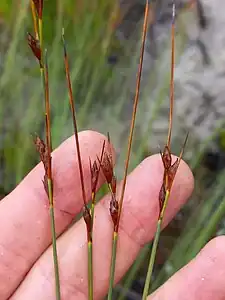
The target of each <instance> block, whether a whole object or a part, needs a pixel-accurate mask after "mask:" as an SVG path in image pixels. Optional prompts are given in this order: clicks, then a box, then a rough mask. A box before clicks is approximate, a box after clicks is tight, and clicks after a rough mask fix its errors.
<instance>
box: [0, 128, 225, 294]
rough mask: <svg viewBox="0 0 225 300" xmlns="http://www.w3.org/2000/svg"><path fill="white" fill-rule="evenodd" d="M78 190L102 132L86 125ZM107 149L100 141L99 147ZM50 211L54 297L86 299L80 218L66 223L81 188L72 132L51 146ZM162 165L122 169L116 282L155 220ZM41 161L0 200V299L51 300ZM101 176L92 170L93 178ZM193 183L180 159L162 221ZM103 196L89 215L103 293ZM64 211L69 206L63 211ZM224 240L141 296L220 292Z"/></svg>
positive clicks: (223, 290)
mask: <svg viewBox="0 0 225 300" xmlns="http://www.w3.org/2000/svg"><path fill="white" fill-rule="evenodd" d="M79 139H80V146H81V153H82V157H83V168H84V177H85V183H86V192H87V195H88V197H89V198H90V170H89V157H90V158H91V159H95V158H96V155H98V154H99V153H100V151H101V147H102V144H103V140H104V139H105V138H104V137H103V136H102V135H100V134H99V133H96V132H91V131H86V132H82V133H80V135H79ZM107 149H109V148H108V146H106V150H107ZM52 156H53V179H54V195H55V197H54V198H55V217H56V229H57V233H58V235H61V234H62V233H63V234H62V235H61V236H60V237H59V238H58V240H57V248H58V258H59V266H60V281H61V294H62V300H64V299H65V300H73V299H79V300H84V299H87V291H88V284H87V247H86V227H85V223H84V221H83V219H81V220H80V221H78V222H77V223H76V224H74V225H72V226H71V227H70V229H69V230H67V231H66V229H67V227H68V226H69V225H71V222H72V219H73V216H75V215H76V214H78V213H79V212H80V210H81V209H82V195H81V189H80V181H79V173H78V167H77V160H76V151H75V144H74V137H72V138H70V139H68V140H67V141H66V142H64V143H63V144H62V145H61V146H60V147H59V148H58V149H56V150H55V151H54V153H53V155H52ZM162 174H163V166H162V162H161V158H160V156H159V155H154V156H151V157H149V158H147V159H145V160H144V161H143V162H142V163H141V164H140V165H139V166H138V167H137V168H136V169H135V170H134V171H133V172H132V173H131V174H130V175H129V177H128V181H127V187H126V192H125V198H124V206H123V211H122V215H121V223H120V231H119V243H118V252H117V264H116V281H117V282H118V281H119V280H120V279H121V278H122V276H123V275H124V274H125V272H126V271H127V270H128V268H129V267H130V266H131V264H132V262H133V261H134V260H135V258H136V256H137V255H138V252H139V251H140V249H141V247H142V246H143V245H144V244H146V243H147V242H149V241H150V240H151V239H152V238H153V236H154V231H155V228H156V221H157V217H158V209H159V204H158V193H159V189H160V184H161V181H162ZM43 175H44V170H43V165H42V164H39V165H38V166H37V167H35V168H34V169H33V170H32V171H31V172H30V174H29V175H28V176H27V177H26V178H25V179H24V180H23V181H22V182H21V184H20V185H19V186H18V187H17V188H16V189H15V190H14V191H13V192H12V193H11V194H10V195H8V196H7V197H5V198H4V199H3V200H2V201H1V202H0V224H1V231H0V299H1V300H7V299H10V300H20V299H21V300H22V299H23V300H28V299H29V300H30V299H41V300H54V299H55V296H54V292H55V290H54V269H53V261H52V250H51V247H49V245H50V244H51V229H50V220H49V211H48V199H47V196H46V193H45V191H44V188H43V184H42V178H43ZM103 181H104V178H103V177H101V176H100V178H99V186H100V185H101V184H102V183H103ZM192 190H193V177H192V174H191V171H190V170H189V168H188V166H187V165H186V164H185V163H184V162H181V164H180V167H179V170H178V173H177V175H176V178H175V182H174V186H173V190H172V194H171V198H170V201H169V205H168V209H167V212H166V215H165V219H164V226H165V225H166V224H168V222H169V221H170V220H171V219H172V217H173V216H174V215H175V214H176V212H177V211H178V210H179V209H180V207H181V206H182V205H183V204H184V203H185V201H186V200H187V199H188V197H189V196H190V194H191V192H192ZM109 201H110V196H106V197H104V199H103V200H102V201H101V202H100V203H99V204H97V206H96V210H95V221H94V240H93V243H94V245H93V249H94V250H93V251H94V253H93V255H94V263H93V267H94V293H95V299H103V297H104V295H105V294H106V293H107V288H108V281H109V269H110V257H111V238H112V221H111V217H110V214H109ZM65 212H69V214H68V213H65ZM224 249H225V240H224V238H223V237H220V238H216V239H214V240H213V241H211V242H210V243H209V244H208V245H207V246H206V247H205V249H203V250H202V252H201V253H200V254H199V255H198V256H197V258H196V259H194V260H193V261H192V262H191V263H190V264H188V265H187V266H186V267H184V268H183V269H182V270H181V271H179V272H178V273H177V274H176V275H174V276H173V277H172V278H171V279H170V280H169V281H168V282H167V283H166V284H165V285H163V286H162V287H161V288H160V289H159V290H158V291H156V292H155V293H154V294H153V295H152V296H150V297H149V299H154V300H164V299H169V300H177V299H179V300H180V299H182V300H200V299H204V300H212V299H215V300H222V299H225V285H224V275H225V259H224V257H225V256H224V254H225V250H224Z"/></svg>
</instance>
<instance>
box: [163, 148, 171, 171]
mask: <svg viewBox="0 0 225 300" xmlns="http://www.w3.org/2000/svg"><path fill="white" fill-rule="evenodd" d="M162 161H163V165H164V168H165V169H166V170H168V169H169V168H170V166H171V163H172V156H171V153H170V149H169V147H168V146H165V148H164V151H163V154H162Z"/></svg>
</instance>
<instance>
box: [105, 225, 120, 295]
mask: <svg viewBox="0 0 225 300" xmlns="http://www.w3.org/2000/svg"><path fill="white" fill-rule="evenodd" d="M117 242H118V233H117V232H115V231H114V232H113V243H112V257H111V268H110V277H109V291H108V298H107V299H108V300H112V294H113V286H114V277H115V268H116V264H115V262H116V250H117Z"/></svg>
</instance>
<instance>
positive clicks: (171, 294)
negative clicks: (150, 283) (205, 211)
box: [148, 236, 225, 300]
mask: <svg viewBox="0 0 225 300" xmlns="http://www.w3.org/2000/svg"><path fill="white" fill-rule="evenodd" d="M224 277H225V237H222V236H221V237H217V238H215V239H213V240H212V241H210V242H209V243H208V244H207V245H206V246H205V248H203V250H202V251H201V252H200V253H199V254H198V256H197V257H196V258H195V259H193V260H192V261H191V262H190V263H189V264H188V265H187V266H185V267H184V268H183V269H181V270H180V271H179V272H178V273H176V274H175V275H174V276H172V277H171V279H169V280H168V281H167V282H166V283H165V284H164V285H163V286H162V287H160V288H159V289H158V290H157V291H156V292H155V293H154V294H153V295H151V296H150V297H149V298H148V299H149V300H150V299H151V300H167V299H173V300H178V299H179V300H180V299H182V300H212V299H213V300H224V299H225V285H224Z"/></svg>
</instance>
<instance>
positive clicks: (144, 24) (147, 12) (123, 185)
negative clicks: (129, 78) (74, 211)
mask: <svg viewBox="0 0 225 300" xmlns="http://www.w3.org/2000/svg"><path fill="white" fill-rule="evenodd" d="M148 16H149V3H148V0H146V6H145V16H144V23H143V30H142V42H141V52H140V59H139V67H138V73H137V82H136V91H135V98H134V104H133V113H132V119H131V125H130V134H129V138H128V148H127V155H126V162H125V169H124V179H123V184H122V191H121V196H120V201H119V217H118V223H119V220H120V216H121V210H122V205H123V198H124V193H125V187H126V181H127V174H128V167H129V161H130V154H131V146H132V141H133V135H134V126H135V119H136V114H137V107H138V100H139V93H140V85H141V74H142V67H143V58H144V51H145V40H146V35H147V30H148Z"/></svg>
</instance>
